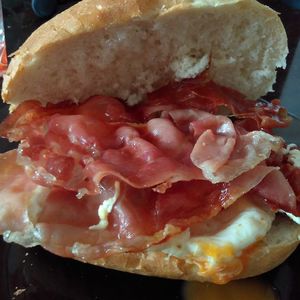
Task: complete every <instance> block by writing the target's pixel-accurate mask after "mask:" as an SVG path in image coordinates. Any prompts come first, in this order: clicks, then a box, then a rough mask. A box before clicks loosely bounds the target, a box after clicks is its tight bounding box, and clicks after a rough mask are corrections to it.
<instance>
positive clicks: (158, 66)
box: [2, 0, 288, 107]
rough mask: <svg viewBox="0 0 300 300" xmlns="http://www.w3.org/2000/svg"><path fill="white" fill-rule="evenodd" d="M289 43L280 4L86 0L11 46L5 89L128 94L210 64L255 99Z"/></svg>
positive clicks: (56, 94)
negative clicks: (17, 46)
mask: <svg viewBox="0 0 300 300" xmlns="http://www.w3.org/2000/svg"><path fill="white" fill-rule="evenodd" d="M287 53H288V50H287V38H286V33H285V30H284V28H283V26H282V23H281V21H280V19H279V17H278V15H277V13H276V12H274V11H273V10H271V9H270V8H269V7H267V6H264V5H262V4H260V3H259V2H256V1H254V0H240V1H235V0H221V1H219V0H194V1H192V0H177V1H175V0H155V1H143V0H129V1H125V0H119V1H110V0H84V1H81V2H79V3H78V4H77V5H75V6H73V7H71V8H70V9H68V10H66V11H64V12H63V13H61V14H60V15H58V16H56V17H55V18H53V19H52V20H50V21H49V22H47V23H46V24H44V25H42V26H41V27H40V28H39V29H38V30H37V31H35V32H34V33H33V34H32V35H31V36H30V37H29V39H28V40H27V41H26V42H25V43H24V45H23V46H22V47H21V48H20V49H19V50H18V51H17V52H16V53H15V56H14V58H13V59H12V62H11V64H10V66H9V69H8V72H7V74H6V76H5V77H4V83H3V91H2V97H3V99H4V100H5V101H7V102H8V103H10V104H12V105H13V106H17V105H18V104H19V103H21V102H22V101H25V100H28V99H35V100H39V101H40V102H41V103H43V104H44V105H45V104H46V103H47V102H52V103H57V102H60V101H63V100H73V101H74V102H78V101H83V100H85V99H87V98H88V97H89V96H92V95H109V96H114V97H118V98H121V99H123V100H126V101H127V102H128V103H129V104H134V103H136V102H138V101H140V100H141V99H142V98H143V95H144V94H146V93H148V92H151V91H153V90H155V89H157V88H159V87H161V86H163V85H165V84H166V83H168V82H171V81H174V80H181V79H182V78H191V77H194V76H196V75H197V74H198V73H200V72H201V71H202V70H203V69H205V68H206V67H207V66H208V65H209V67H210V68H209V72H210V74H211V77H212V79H213V80H214V81H216V82H217V83H219V84H222V85H223V86H227V87H231V88H233V89H235V90H238V91H240V92H241V93H243V94H244V95H246V96H247V97H248V98H251V99H256V98H258V97H260V96H262V95H264V94H266V93H267V92H268V91H271V90H272V84H273V83H274V82H275V77H276V68H277V67H285V57H286V55H287ZM45 83H46V84H45ZM13 106H12V107H13Z"/></svg>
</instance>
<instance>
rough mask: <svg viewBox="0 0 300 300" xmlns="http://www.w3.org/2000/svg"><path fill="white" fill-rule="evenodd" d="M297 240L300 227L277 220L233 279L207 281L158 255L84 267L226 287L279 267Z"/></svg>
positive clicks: (196, 270) (120, 258)
mask: <svg viewBox="0 0 300 300" xmlns="http://www.w3.org/2000/svg"><path fill="white" fill-rule="evenodd" d="M299 238H300V226H299V225H298V224H295V223H293V222H292V221H291V220H289V219H287V218H286V217H282V216H278V217H277V218H276V220H275V222H274V223H273V225H272V228H271V230H270V231H269V232H268V234H267V235H266V237H265V238H264V239H263V240H261V241H260V242H259V243H257V245H256V247H254V248H253V249H252V250H251V251H249V252H248V253H247V254H246V256H245V255H244V257H243V258H242V262H243V264H244V268H243V270H242V271H241V272H240V273H239V274H237V275H235V276H234V277H233V278H232V275H231V274H230V273H228V274H226V273H225V272H224V276H219V277H218V276H214V277H211V275H210V274H203V273H201V272H200V271H199V267H198V266H197V265H196V264H193V263H191V262H187V261H185V260H183V259H180V258H176V257H174V256H169V255H167V254H164V253H162V252H141V253H122V254H115V255H112V256H109V257H107V258H102V259H99V260H96V261H88V262H87V263H90V264H94V265H98V266H102V267H105V268H110V269H115V270H119V271H125V272H131V273H137V274H141V275H147V276H157V277H165V278H171V279H184V280H191V281H192V280H195V281H200V282H211V281H213V282H215V283H226V282H227V281H229V280H233V279H240V278H246V277H253V276H256V275H259V274H262V273H265V272H267V271H269V270H271V269H273V268H275V267H276V266H278V265H280V264H281V263H282V262H283V261H284V260H285V259H286V258H287V257H288V256H289V255H290V254H291V253H292V252H293V251H294V250H295V249H296V247H297V246H298V244H299ZM225 268H226V267H225ZM220 272H222V270H220Z"/></svg>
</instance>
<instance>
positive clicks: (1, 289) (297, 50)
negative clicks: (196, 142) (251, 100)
mask: <svg viewBox="0 0 300 300" xmlns="http://www.w3.org/2000/svg"><path fill="white" fill-rule="evenodd" d="M61 2H62V4H61V5H60V7H59V9H60V10H63V9H64V8H65V7H66V6H67V5H68V4H70V2H68V3H66V2H67V1H61ZM71 2H72V1H71ZM264 2H265V3H267V4H269V5H271V6H273V8H275V9H276V10H277V11H279V12H281V13H282V14H281V17H282V20H283V22H284V24H285V26H286V29H287V33H288V36H289V48H290V54H289V56H288V68H287V69H286V70H284V71H279V74H278V81H277V83H276V85H275V86H274V90H275V91H276V92H274V93H270V94H269V95H267V96H266V99H272V98H277V97H278V98H281V99H282V103H283V105H284V106H286V107H287V109H288V110H289V111H290V113H291V114H292V115H294V116H296V117H298V118H299V116H300V102H299V101H297V100H298V99H295V98H299V95H300V43H299V40H300V11H297V10H292V9H290V8H288V7H286V6H284V5H283V4H281V3H280V2H278V1H276V2H275V3H274V2H273V1H264ZM2 4H3V9H4V20H5V29H6V41H7V48H8V53H12V52H13V51H15V50H16V49H17V48H18V47H19V46H20V45H21V43H22V42H23V41H24V40H25V39H26V37H27V36H28V35H29V34H30V33H31V32H32V31H33V30H34V29H35V28H36V27H38V26H39V25H40V24H41V23H42V22H44V20H42V19H39V18H37V17H36V16H35V15H34V14H33V12H32V10H31V6H30V1H29V0H28V1H26V0H25V1H21V0H6V1H5V0H4V1H3V0H2ZM298 43H299V46H298ZM295 100H296V101H295ZM6 114H7V107H6V106H5V105H3V104H1V105H0V119H3V118H4V117H5V115H6ZM279 134H281V135H283V136H284V137H285V138H286V140H287V141H288V142H289V143H298V144H299V145H300V118H299V119H297V118H296V119H295V121H294V122H293V124H292V126H291V127H290V128H288V129H283V130H280V131H279ZM14 147H15V145H12V144H9V143H8V142H7V141H5V140H3V139H2V140H0V152H4V151H7V150H8V149H11V148H14ZM246 297H251V298H249V299H257V300H259V299H264V300H269V299H280V300H299V299H300V248H299V249H298V250H297V251H295V252H294V254H293V255H292V256H291V257H290V258H289V259H288V260H287V261H286V262H285V263H283V264H282V265H280V266H279V267H278V268H276V269H275V270H273V271H271V272H269V273H267V274H264V275H262V276H259V277H256V278H254V279H248V280H242V281H237V282H234V283H231V284H229V285H225V286H215V285H212V284H201V283H189V282H184V281H180V280H167V279H160V278H152V277H144V276H138V275H134V274H128V273H122V272H118V271H113V270H106V269H103V268H99V267H95V266H91V265H87V264H83V263H80V262H77V261H74V260H70V259H65V258H61V257H57V256H55V255H52V254H51V253H49V252H47V251H44V250H43V249H42V248H40V247H35V248H32V249H25V248H23V247H20V246H18V245H15V244H6V243H4V242H3V241H2V240H1V241H0V299H1V300H2V299H3V300H6V299H7V300H8V299H17V300H23V299H28V300H35V299H38V300H40V299H46V300H48V299H49V300H51V299H58V300H64V299H66V300H67V299H68V300H86V299H95V300H96V299H101V300H106V299H107V300H111V299H132V300H135V299H139V300H141V299H185V300H191V299H193V300H195V299H201V300H207V299H209V300H214V299H217V300H221V299H222V300H227V299H229V300H232V299H245V300H246V299H248V298H246Z"/></svg>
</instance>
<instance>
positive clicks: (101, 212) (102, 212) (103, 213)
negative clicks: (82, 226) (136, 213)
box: [89, 181, 120, 230]
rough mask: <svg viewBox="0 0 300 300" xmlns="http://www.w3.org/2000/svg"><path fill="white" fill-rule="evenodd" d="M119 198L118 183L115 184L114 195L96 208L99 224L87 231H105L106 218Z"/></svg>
mask: <svg viewBox="0 0 300 300" xmlns="http://www.w3.org/2000/svg"><path fill="white" fill-rule="evenodd" d="M119 196H120V182H119V181H116V182H115V194H114V195H113V196H112V197H111V198H109V199H107V200H105V201H104V202H103V203H102V204H101V205H100V206H99V208H98V216H99V219H100V221H99V223H98V224H96V225H93V226H90V227H89V229H91V230H98V229H105V228H106V227H107V226H108V216H109V214H110V213H111V211H112V209H113V207H114V204H115V203H116V201H117V200H118V198H119Z"/></svg>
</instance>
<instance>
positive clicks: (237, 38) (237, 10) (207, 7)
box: [2, 0, 300, 283]
mask: <svg viewBox="0 0 300 300" xmlns="http://www.w3.org/2000/svg"><path fill="white" fill-rule="evenodd" d="M287 53H288V50H287V38H286V33H285V30H284V28H283V25H282V23H281V21H280V19H279V17H278V15H277V13H276V12H274V11H273V10H271V9H270V8H269V7H267V6H264V5H262V4H260V3H258V2H256V1H254V0H194V1H193V0H154V1H143V0H126V1H125V0H119V1H110V0H84V1H81V2H79V3H78V4H77V5H75V6H73V7H71V8H70V9H68V10H66V11H64V12H63V13H61V14H59V15H57V16H56V17H55V18H53V19H52V20H50V21H49V22H47V23H45V24H44V25H42V26H41V27H40V28H39V29H38V30H37V31H35V32H34V33H33V34H32V35H31V36H30V37H29V39H28V40H27V41H26V42H25V43H24V45H23V46H21V48H20V49H19V50H18V51H17V52H16V53H15V54H14V57H13V59H12V61H11V63H10V66H9V69H8V72H7V74H6V75H5V77H4V82H3V90H2V96H3V99H4V100H5V101H6V102H7V103H9V104H11V109H12V110H13V109H14V108H15V107H16V106H18V105H19V104H20V103H22V102H24V101H26V100H30V99H34V100H38V101H40V102H41V103H42V104H43V105H46V104H47V103H58V102H61V101H64V100H72V101H74V102H75V103H78V102H81V101H84V100H86V99H87V98H88V97H90V96H93V95H107V96H113V97H117V98H120V99H122V100H124V101H126V102H127V103H128V104H129V105H133V104H136V103H137V102H139V101H141V100H142V99H143V97H144V95H145V94H147V93H149V92H152V91H154V90H156V89H158V88H159V87H162V86H164V85H165V84H167V83H169V82H173V81H180V80H182V79H184V78H192V77H195V76H196V75H197V74H199V73H201V72H202V71H203V70H205V69H206V68H208V72H209V75H210V77H211V78H212V80H214V81H215V82H217V83H219V84H221V85H223V86H227V87H230V88H233V89H235V90H237V91H239V92H241V93H243V94H244V95H246V96H247V97H248V98H249V99H256V98H258V97H260V96H262V95H264V94H266V93H267V92H268V91H271V90H272V85H273V83H274V82H275V77H276V68H278V67H285V57H286V55H287ZM299 233H300V229H299V225H297V224H295V223H293V222H291V221H290V220H288V219H287V218H283V217H278V218H277V220H276V221H275V222H274V224H273V226H272V229H271V230H270V231H269V233H268V234H267V236H265V237H264V238H263V239H262V240H261V241H259V242H258V243H257V244H256V246H255V248H254V250H253V251H250V252H249V256H248V257H247V262H246V263H245V264H244V265H243V269H242V270H241V272H240V273H239V274H238V275H236V276H235V277H234V278H244V277H249V276H255V275H257V274H260V273H263V272H266V271H268V270H270V269H271V268H273V267H275V266H277V265H278V264H280V263H281V262H282V261H283V260H284V259H285V258H286V257H287V256H288V255H289V254H290V253H291V252H292V251H293V250H294V249H295V248H296V246H297V245H298V243H299ZM32 235H33V234H32ZM26 238H28V236H26ZM29 238H30V237H29ZM35 244H36V243H35ZM86 262H88V263H91V264H95V265H99V266H103V267H107V268H113V269H117V270H122V271H127V272H133V273H139V274H144V275H150V276H161V277H167V278H177V279H187V280H198V281H215V282H218V283H224V282H226V281H227V280H229V279H232V278H229V277H228V278H227V277H226V274H225V275H224V278H223V279H220V280H219V279H218V280H216V279H212V278H211V277H210V276H208V275H207V274H203V273H201V272H200V271H199V268H198V267H197V265H195V264H192V263H189V262H187V261H185V260H184V259H180V258H178V257H175V256H171V255H167V254H165V253H163V252H161V251H144V252H140V253H123V254H114V255H112V256H108V257H106V258H101V259H99V260H94V261H86ZM226 278H227V279H226Z"/></svg>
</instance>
